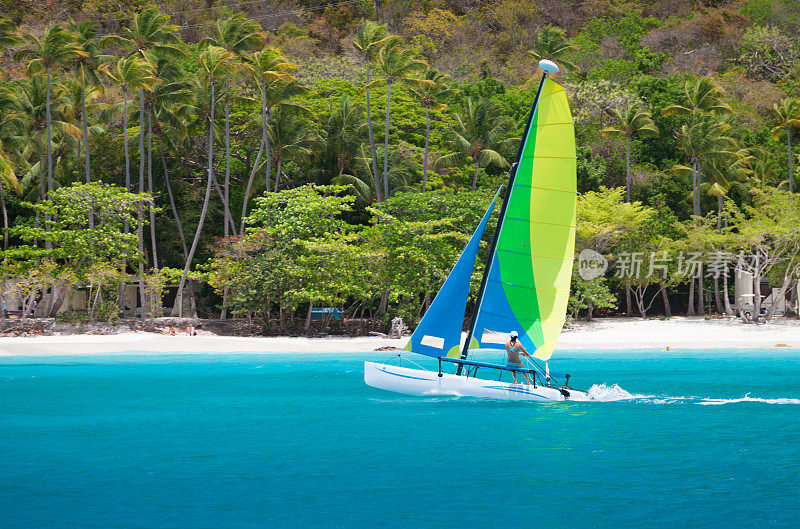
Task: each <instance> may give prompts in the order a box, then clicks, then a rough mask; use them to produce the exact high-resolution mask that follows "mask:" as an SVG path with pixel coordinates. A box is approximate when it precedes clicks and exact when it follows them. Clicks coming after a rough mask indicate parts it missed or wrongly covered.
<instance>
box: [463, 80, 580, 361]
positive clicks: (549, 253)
mask: <svg viewBox="0 0 800 529" xmlns="http://www.w3.org/2000/svg"><path fill="white" fill-rule="evenodd" d="M509 182H510V184H511V186H510V189H508V190H507V191H506V192H507V193H510V195H509V196H508V199H507V203H506V206H505V211H504V214H503V215H502V217H501V218H500V219H499V221H498V222H500V223H501V225H500V226H499V228H498V230H497V235H496V237H497V240H496V245H495V251H494V254H493V255H492V258H491V263H490V266H489V270H488V276H487V277H486V279H485V281H486V282H485V286H484V289H483V292H482V296H481V297H480V299H479V300H478V306H477V314H476V316H475V318H474V319H473V321H474V327H473V328H472V333H471V335H472V337H473V338H474V340H472V343H473V344H474V342H475V340H477V342H478V344H479V346H480V347H481V348H497V346H498V345H499V344H503V343H505V341H506V340H507V337H508V333H509V332H510V331H517V332H518V333H519V336H520V341H521V342H522V344H523V345H524V346H525V347H526V349H527V350H528V351H529V352H531V353H532V354H534V355H535V356H536V357H537V358H540V359H542V360H547V359H548V358H550V356H551V355H552V353H553V347H554V346H555V342H556V339H557V338H558V335H559V333H560V332H561V328H562V327H563V325H564V318H565V314H566V310H567V302H568V300H569V288H570V278H571V275H572V264H573V257H574V248H575V201H576V191H577V189H576V186H577V184H576V166H575V131H574V127H573V123H572V114H571V113H570V110H569V104H568V102H567V96H566V93H565V92H564V89H563V88H562V87H561V86H559V85H558V84H557V83H555V82H554V81H552V80H551V79H549V78H546V79H544V81H543V82H542V85H541V88H540V91H539V96H538V102H537V105H536V107H535V109H534V114H533V116H532V117H531V122H530V126H529V127H528V129H527V134H526V135H525V137H524V138H522V145H521V150H520V155H519V159H518V162H517V165H516V171H515V172H514V171H513V170H512V174H511V177H510V180H509ZM473 347H474V345H473ZM534 351H535V352H534Z"/></svg>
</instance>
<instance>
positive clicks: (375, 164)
mask: <svg viewBox="0 0 800 529" xmlns="http://www.w3.org/2000/svg"><path fill="white" fill-rule="evenodd" d="M375 12H376V13H377V6H376V11H375ZM376 16H377V15H376ZM366 59H367V84H368V85H369V83H370V63H371V61H370V58H369V57H367V58H366ZM367 130H368V131H369V144H370V147H371V148H372V174H373V176H374V178H375V199H376V200H377V201H378V202H380V201H381V176H380V173H379V172H378V149H377V148H376V147H375V135H374V134H373V132H372V105H371V104H370V102H369V88H367Z"/></svg>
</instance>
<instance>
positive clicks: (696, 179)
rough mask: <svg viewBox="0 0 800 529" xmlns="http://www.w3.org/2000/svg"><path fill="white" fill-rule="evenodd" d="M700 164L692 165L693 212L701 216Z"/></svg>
mask: <svg viewBox="0 0 800 529" xmlns="http://www.w3.org/2000/svg"><path fill="white" fill-rule="evenodd" d="M698 165H699V164H698V163H697V162H694V163H693V164H692V177H693V178H692V212H693V213H694V215H697V216H698V217H699V216H700V168H699V167H698Z"/></svg>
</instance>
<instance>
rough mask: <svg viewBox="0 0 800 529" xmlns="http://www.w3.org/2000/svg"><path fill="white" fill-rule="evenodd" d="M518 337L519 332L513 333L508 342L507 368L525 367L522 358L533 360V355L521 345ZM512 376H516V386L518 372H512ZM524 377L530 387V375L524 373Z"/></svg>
mask: <svg viewBox="0 0 800 529" xmlns="http://www.w3.org/2000/svg"><path fill="white" fill-rule="evenodd" d="M518 336H519V334H517V331H511V334H510V335H509V339H508V341H507V342H506V353H508V360H507V361H506V367H524V366H523V365H522V360H521V359H520V356H527V357H528V358H531V355H530V354H529V353H528V351H526V350H525V346H524V345H522V344H521V343H519V340H517V337H518ZM511 374H512V375H514V384H516V383H517V372H516V371H512V372H511ZM522 376H524V377H525V381H526V382H527V383H528V385H530V384H531V380H530V379H529V378H528V373H522Z"/></svg>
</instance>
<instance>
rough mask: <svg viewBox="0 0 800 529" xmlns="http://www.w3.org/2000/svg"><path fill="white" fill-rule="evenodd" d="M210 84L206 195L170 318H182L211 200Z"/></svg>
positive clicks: (212, 104) (212, 122) (212, 155)
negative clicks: (184, 296) (187, 285)
mask: <svg viewBox="0 0 800 529" xmlns="http://www.w3.org/2000/svg"><path fill="white" fill-rule="evenodd" d="M210 82H211V119H210V120H209V123H208V182H207V183H206V195H205V198H204V199H203V209H202V211H201V212H200V220H199V221H198V223H197V231H195V233H194V239H193V240H192V247H191V248H190V249H189V256H188V257H187V258H186V265H185V266H184V267H183V273H182V274H181V281H180V283H179V284H178V293H177V295H176V296H175V306H174V307H172V316H183V288H184V286H186V278H187V277H188V276H189V270H191V268H192V259H193V258H194V253H195V251H196V250H197V244H198V243H199V242H200V234H201V233H202V231H203V223H205V220H206V214H207V213H208V203H209V200H210V199H211V187H212V181H213V177H214V108H215V107H216V105H215V104H214V102H215V99H214V97H215V90H214V88H215V87H214V78H213V77H212V78H211V79H210Z"/></svg>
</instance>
